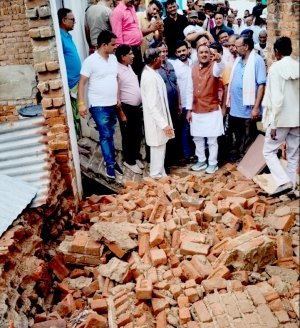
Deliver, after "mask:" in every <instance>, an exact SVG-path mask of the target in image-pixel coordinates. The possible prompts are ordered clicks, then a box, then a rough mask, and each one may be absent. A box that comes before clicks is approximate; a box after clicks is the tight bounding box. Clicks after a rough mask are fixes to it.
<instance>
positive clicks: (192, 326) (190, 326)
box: [187, 321, 200, 328]
mask: <svg viewBox="0 0 300 328" xmlns="http://www.w3.org/2000/svg"><path fill="white" fill-rule="evenodd" d="M199 327H200V326H199V325H198V323H197V322H196V321H189V322H188V323H187V328H199Z"/></svg>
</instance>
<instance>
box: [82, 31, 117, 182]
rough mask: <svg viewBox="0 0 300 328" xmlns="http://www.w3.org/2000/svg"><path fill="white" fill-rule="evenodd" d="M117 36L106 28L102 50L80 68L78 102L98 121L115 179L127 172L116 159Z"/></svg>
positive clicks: (109, 173)
mask: <svg viewBox="0 0 300 328" xmlns="http://www.w3.org/2000/svg"><path fill="white" fill-rule="evenodd" d="M116 38H117V37H116V36H115V35H114V34H113V33H112V32H110V31H103V32H101V33H100V34H99V36H98V42H97V43H98V50H97V51H96V52H94V53H93V54H92V55H90V56H89V57H88V58H86V60H85V61H84V62H83V64H82V69H81V72H80V81H79V90H78V105H79V112H80V115H81V116H82V117H85V116H86V114H87V112H88V108H89V110H90V113H91V115H92V117H93V119H94V121H95V123H96V126H97V129H98V131H99V136H100V147H101V151H102V155H103V158H104V161H105V164H106V176H107V178H109V179H111V180H114V179H115V178H116V175H115V172H117V173H119V174H123V172H122V170H121V168H120V167H119V165H118V164H117V163H116V159H115V145H114V132H115V124H116V121H117V109H116V105H117V95H118V82H117V74H118V61H117V59H116V57H115V56H114V53H115V50H116V48H117V44H116ZM87 84H88V91H87V95H88V103H89V106H87V105H86V103H85V101H84V95H85V87H86V85H87Z"/></svg>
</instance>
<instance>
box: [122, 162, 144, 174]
mask: <svg viewBox="0 0 300 328" xmlns="http://www.w3.org/2000/svg"><path fill="white" fill-rule="evenodd" d="M124 166H126V167H127V168H128V169H129V170H131V171H132V172H133V173H136V174H143V171H142V170H141V169H140V168H139V167H138V166H137V164H134V165H129V164H128V163H126V162H124Z"/></svg>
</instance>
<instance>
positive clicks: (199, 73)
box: [192, 62, 220, 113]
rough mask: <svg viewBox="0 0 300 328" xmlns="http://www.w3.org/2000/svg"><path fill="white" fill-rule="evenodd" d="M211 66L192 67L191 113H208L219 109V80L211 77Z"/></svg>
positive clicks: (211, 63)
mask: <svg viewBox="0 0 300 328" xmlns="http://www.w3.org/2000/svg"><path fill="white" fill-rule="evenodd" d="M213 64H214V62H210V63H209V64H208V65H207V66H204V67H200V66H198V65H197V66H194V67H193V68H192V79H193V89H194V91H193V108H192V109H193V112H194V113H208V112H213V111H215V110H217V109H219V103H220V102H219V99H218V85H219V78H218V77H214V76H213Z"/></svg>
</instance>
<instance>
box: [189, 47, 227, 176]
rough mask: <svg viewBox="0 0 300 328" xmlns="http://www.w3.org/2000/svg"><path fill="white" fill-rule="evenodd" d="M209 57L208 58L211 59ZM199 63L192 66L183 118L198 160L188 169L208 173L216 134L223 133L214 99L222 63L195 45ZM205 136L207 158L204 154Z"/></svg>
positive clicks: (215, 149)
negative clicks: (188, 126) (189, 130)
mask: <svg viewBox="0 0 300 328" xmlns="http://www.w3.org/2000/svg"><path fill="white" fill-rule="evenodd" d="M211 57H212V60H211ZM198 60H199V65H198V66H194V67H193V69H192V72H191V75H190V76H189V79H188V84H187V96H186V98H187V102H186V103H187V110H188V114H187V119H188V120H189V121H190V122H191V135H192V136H193V139H194V142H195V146H196V156H197V157H198V162H197V163H196V164H194V165H193V166H192V167H191V169H192V170H193V171H202V170H205V172H206V173H209V174H212V173H214V172H216V171H217V170H218V165H217V164H218V161H217V159H218V136H220V135H222V134H223V133H224V128H223V116H222V110H221V108H220V104H219V103H220V102H219V98H218V86H219V77H220V75H221V74H222V72H223V70H224V67H225V64H224V62H223V60H222V56H221V55H220V54H219V53H217V52H216V50H215V49H210V48H209V47H208V46H205V45H203V46H200V47H199V48H198ZM205 138H207V144H208V150H209V157H208V165H207V162H206V155H205Z"/></svg>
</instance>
